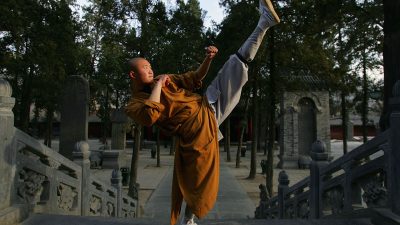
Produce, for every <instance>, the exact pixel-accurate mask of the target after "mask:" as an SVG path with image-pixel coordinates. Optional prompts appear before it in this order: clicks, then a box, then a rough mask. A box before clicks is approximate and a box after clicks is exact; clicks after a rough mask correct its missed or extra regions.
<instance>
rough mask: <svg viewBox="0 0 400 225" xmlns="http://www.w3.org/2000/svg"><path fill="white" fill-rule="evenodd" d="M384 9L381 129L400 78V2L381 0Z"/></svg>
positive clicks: (384, 127)
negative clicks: (393, 90) (393, 91)
mask: <svg viewBox="0 0 400 225" xmlns="http://www.w3.org/2000/svg"><path fill="white" fill-rule="evenodd" d="M383 11H384V21H385V22H384V25H383V32H384V42H383V67H384V98H383V99H384V100H383V112H382V115H381V121H380V122H379V125H380V128H381V130H382V131H384V130H386V129H387V128H388V127H389V114H390V109H389V99H390V98H391V97H393V93H392V89H393V85H394V84H395V83H396V81H398V80H399V79H400V66H399V64H400V3H399V0H383Z"/></svg>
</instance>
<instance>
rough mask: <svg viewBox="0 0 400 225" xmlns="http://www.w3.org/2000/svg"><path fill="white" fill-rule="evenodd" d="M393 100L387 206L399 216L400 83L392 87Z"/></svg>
mask: <svg viewBox="0 0 400 225" xmlns="http://www.w3.org/2000/svg"><path fill="white" fill-rule="evenodd" d="M393 96H394V97H393V98H392V99H390V101H389V104H390V108H391V109H392V113H391V115H390V136H389V145H390V150H391V151H390V154H389V157H388V159H389V169H388V170H389V174H388V181H389V182H388V183H389V196H388V199H389V205H390V208H391V210H392V212H393V213H396V214H397V215H400V191H399V190H400V163H399V162H400V81H397V82H396V84H395V85H394V87H393Z"/></svg>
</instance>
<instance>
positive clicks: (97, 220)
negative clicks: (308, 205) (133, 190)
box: [21, 214, 372, 225]
mask: <svg viewBox="0 0 400 225" xmlns="http://www.w3.org/2000/svg"><path fill="white" fill-rule="evenodd" d="M197 223H198V224H199V225H372V223H371V221H370V220H369V219H323V220H255V219H241V220H230V219H226V220H222V219H219V220H200V221H197ZM54 224H57V225H169V221H160V220H157V219H153V218H151V219H150V218H149V219H144V218H143V219H141V218H139V219H119V218H105V217H89V216H86V217H85V216H63V215H46V214H35V215H32V216H31V217H29V219H27V220H26V221H24V222H23V223H22V224H21V225H54Z"/></svg>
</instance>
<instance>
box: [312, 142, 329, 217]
mask: <svg viewBox="0 0 400 225" xmlns="http://www.w3.org/2000/svg"><path fill="white" fill-rule="evenodd" d="M310 155H311V159H312V161H311V165H310V200H309V201H310V217H311V218H312V219H318V218H320V217H321V216H322V178H323V177H322V176H321V174H320V171H321V169H322V168H323V167H325V166H326V165H328V153H326V146H325V143H324V142H322V141H320V140H317V141H315V142H314V143H313V144H312V146H311V154H310Z"/></svg>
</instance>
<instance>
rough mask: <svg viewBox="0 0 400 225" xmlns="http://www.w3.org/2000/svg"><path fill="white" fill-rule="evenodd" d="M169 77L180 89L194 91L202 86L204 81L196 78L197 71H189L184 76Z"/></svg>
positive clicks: (174, 75)
mask: <svg viewBox="0 0 400 225" xmlns="http://www.w3.org/2000/svg"><path fill="white" fill-rule="evenodd" d="M169 76H170V78H171V80H172V81H173V82H174V83H175V84H176V85H178V87H180V88H184V89H187V90H190V91H194V90H196V89H199V88H201V86H202V81H201V80H199V79H198V78H197V77H196V72H195V71H189V72H186V73H184V74H173V75H169Z"/></svg>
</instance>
